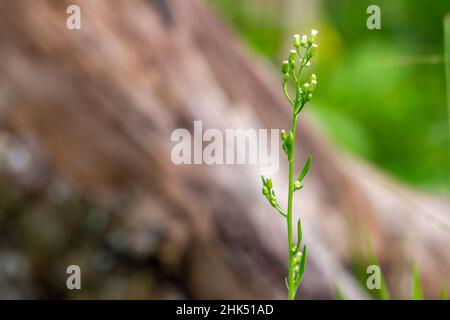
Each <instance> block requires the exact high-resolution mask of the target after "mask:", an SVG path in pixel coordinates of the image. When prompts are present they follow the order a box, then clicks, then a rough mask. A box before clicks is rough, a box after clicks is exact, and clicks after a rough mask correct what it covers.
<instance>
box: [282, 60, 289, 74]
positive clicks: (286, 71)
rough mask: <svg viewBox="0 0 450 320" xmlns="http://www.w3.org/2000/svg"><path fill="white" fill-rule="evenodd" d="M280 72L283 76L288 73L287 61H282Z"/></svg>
mask: <svg viewBox="0 0 450 320" xmlns="http://www.w3.org/2000/svg"><path fill="white" fill-rule="evenodd" d="M281 72H282V73H283V74H286V73H289V62H288V61H287V60H284V61H283V64H282V65H281Z"/></svg>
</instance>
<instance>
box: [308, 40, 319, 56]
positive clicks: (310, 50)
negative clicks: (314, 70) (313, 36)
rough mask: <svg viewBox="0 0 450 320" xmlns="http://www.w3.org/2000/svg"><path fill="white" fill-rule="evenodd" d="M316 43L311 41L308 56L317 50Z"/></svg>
mask: <svg viewBox="0 0 450 320" xmlns="http://www.w3.org/2000/svg"><path fill="white" fill-rule="evenodd" d="M317 47H318V46H317V43H313V44H312V45H311V48H309V54H310V56H311V57H312V56H314V55H315V54H316V52H317Z"/></svg>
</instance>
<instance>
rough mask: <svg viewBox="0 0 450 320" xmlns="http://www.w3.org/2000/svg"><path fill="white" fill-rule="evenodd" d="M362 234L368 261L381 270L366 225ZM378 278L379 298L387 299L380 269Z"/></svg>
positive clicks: (386, 289)
mask: <svg viewBox="0 0 450 320" xmlns="http://www.w3.org/2000/svg"><path fill="white" fill-rule="evenodd" d="M363 236H364V242H365V244H366V250H367V256H368V258H369V263H370V264H373V265H377V266H379V267H380V270H381V266H380V262H379V261H378V258H377V257H376V256H375V253H374V252H373V248H372V243H371V241H370V237H369V232H368V230H367V227H365V228H364V230H363ZM380 278H381V288H380V299H381V300H389V299H390V294H389V289H388V287H387V284H386V280H385V278H384V276H383V271H381V275H380Z"/></svg>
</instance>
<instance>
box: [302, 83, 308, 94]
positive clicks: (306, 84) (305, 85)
mask: <svg viewBox="0 0 450 320" xmlns="http://www.w3.org/2000/svg"><path fill="white" fill-rule="evenodd" d="M303 90H304V91H305V92H308V91H309V83H308V82H306V83H305V84H304V85H303Z"/></svg>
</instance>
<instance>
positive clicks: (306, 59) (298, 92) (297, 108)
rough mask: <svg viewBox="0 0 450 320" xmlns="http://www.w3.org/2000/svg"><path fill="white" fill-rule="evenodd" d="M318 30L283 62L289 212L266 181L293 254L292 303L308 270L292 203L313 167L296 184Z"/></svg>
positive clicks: (298, 41)
mask: <svg viewBox="0 0 450 320" xmlns="http://www.w3.org/2000/svg"><path fill="white" fill-rule="evenodd" d="M316 35H317V31H316V30H311V33H310V34H309V35H308V36H306V35H303V36H300V35H298V34H296V35H294V49H292V50H291V51H290V52H289V56H288V60H285V61H283V64H282V67H281V72H282V73H283V81H282V88H283V93H284V95H285V97H286V99H287V100H288V101H289V103H290V105H291V107H292V124H291V129H290V130H289V132H288V133H287V132H286V131H285V130H282V131H281V140H282V142H283V144H282V145H283V150H284V152H285V153H286V156H287V159H288V162H289V187H288V208H287V212H285V211H284V210H283V209H282V208H281V207H280V205H279V204H278V201H277V199H276V196H275V192H274V191H273V185H272V180H271V179H270V178H265V177H261V178H262V184H263V188H262V192H263V195H264V196H265V197H266V198H267V200H268V201H269V203H270V204H271V205H272V207H274V208H275V209H276V210H277V211H278V213H280V214H281V215H282V216H283V217H284V218H285V219H286V224H287V233H288V250H289V251H288V254H289V271H288V276H287V278H286V279H285V282H286V287H287V290H288V299H289V300H293V299H294V298H295V295H296V292H297V289H298V287H299V284H300V281H301V280H302V277H303V274H304V273H305V268H306V257H307V251H306V245H304V246H303V248H302V250H300V249H301V248H300V245H301V242H302V226H301V220H300V219H299V220H298V222H297V242H296V243H295V244H294V235H293V233H294V231H293V224H292V201H293V195H294V192H295V191H298V190H300V189H302V188H303V179H304V178H305V176H306V174H307V173H308V170H309V168H310V166H311V156H308V159H307V160H306V163H305V164H304V166H303V169H302V171H301V172H300V174H299V175H298V177H297V178H296V179H295V180H294V158H295V157H294V155H295V129H296V125H297V119H298V117H299V115H300V112H301V111H302V110H303V107H304V106H305V105H306V103H307V102H308V101H310V100H311V98H312V96H313V92H314V89H315V88H316V85H317V77H316V75H315V74H313V75H311V77H310V79H309V80H308V81H307V82H305V83H302V80H301V76H302V71H303V70H304V69H305V68H307V67H309V66H310V64H311V63H310V60H311V58H312V57H313V56H314V55H315V54H316V51H317V44H316ZM289 83H292V85H293V87H294V88H295V95H293V96H292V97H291V95H290V94H289V90H288V84H289Z"/></svg>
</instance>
